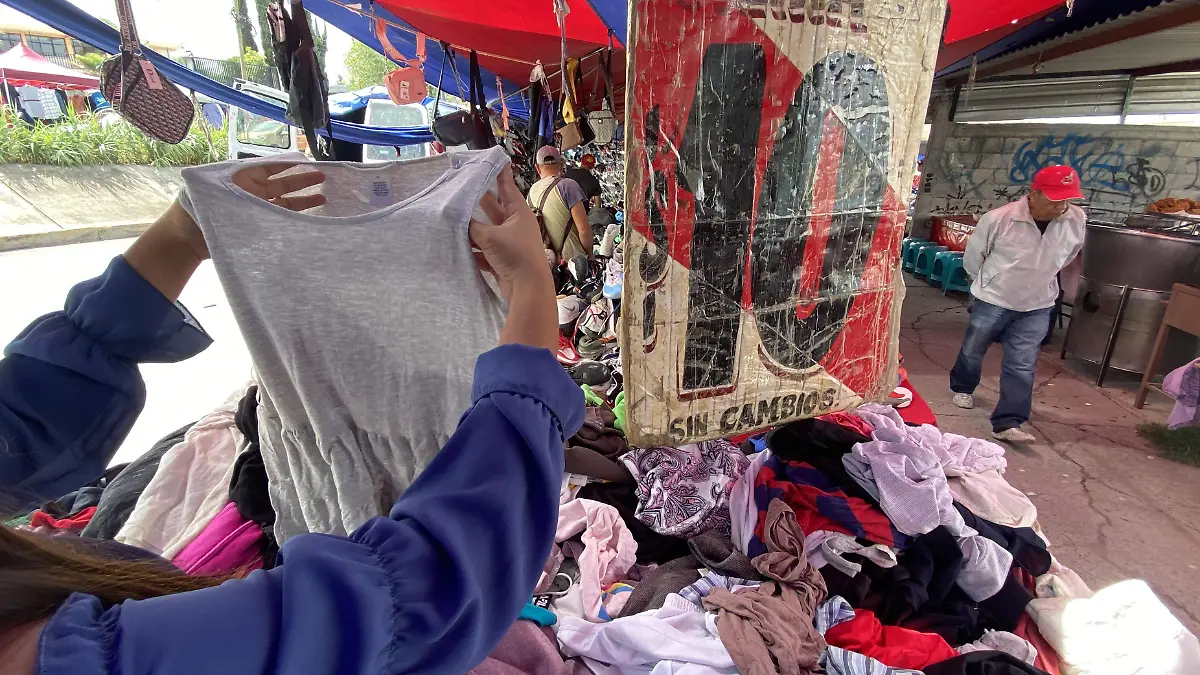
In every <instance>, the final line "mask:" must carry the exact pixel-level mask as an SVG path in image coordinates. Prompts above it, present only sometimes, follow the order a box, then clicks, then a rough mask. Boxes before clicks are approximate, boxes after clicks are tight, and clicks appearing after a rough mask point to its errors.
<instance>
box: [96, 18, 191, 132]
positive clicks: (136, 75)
mask: <svg viewBox="0 0 1200 675" xmlns="http://www.w3.org/2000/svg"><path fill="white" fill-rule="evenodd" d="M116 2H117V18H118V19H119V20H120V23H121V52H120V53H119V54H117V55H115V56H111V57H109V58H108V59H106V60H105V61H104V63H103V64H102V65H101V67H100V88H101V91H102V92H103V93H104V98H106V99H108V100H109V102H110V103H112V106H113V110H116V111H117V112H118V113H120V115H121V117H124V118H125V119H126V120H128V121H129V123H130V124H132V125H133V126H135V127H137V128H138V129H141V130H142V131H143V132H144V133H145V134H146V135H148V136H150V137H152V138H157V139H158V140H160V141H163V142H165V143H178V142H180V141H182V140H183V139H184V138H187V134H188V129H190V128H191V127H192V118H193V117H195V115H196V109H195V107H194V106H193V105H192V101H191V100H190V99H189V98H188V97H187V96H186V95H185V94H184V93H183V92H182V91H180V90H179V88H178V87H176V86H175V85H173V84H171V82H170V81H169V80H167V78H165V77H163V76H162V75H161V74H160V73H159V72H158V69H157V68H155V67H154V64H152V63H150V60H149V59H147V58H146V57H145V56H144V55H143V54H142V45H141V43H140V42H138V36H137V28H136V27H135V26H134V24H133V8H132V7H131V6H130V4H129V0H116Z"/></svg>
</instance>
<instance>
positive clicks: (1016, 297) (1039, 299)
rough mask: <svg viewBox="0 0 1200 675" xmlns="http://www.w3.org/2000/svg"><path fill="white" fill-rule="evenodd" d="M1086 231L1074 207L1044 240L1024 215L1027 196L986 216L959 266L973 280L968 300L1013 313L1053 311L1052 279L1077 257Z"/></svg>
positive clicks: (1055, 288)
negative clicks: (1037, 310)
mask: <svg viewBox="0 0 1200 675" xmlns="http://www.w3.org/2000/svg"><path fill="white" fill-rule="evenodd" d="M1086 230H1087V223H1086V217H1085V216H1084V213H1083V209H1081V208H1079V207H1078V206H1075V205H1074V204H1072V205H1070V206H1068V207H1067V212H1066V213H1064V214H1063V215H1062V216H1059V218H1058V219H1056V220H1054V221H1053V222H1051V223H1050V225H1049V226H1048V227H1047V228H1046V234H1044V235H1043V234H1042V233H1041V232H1039V231H1038V228H1037V225H1036V224H1035V223H1034V221H1033V216H1032V215H1031V214H1030V213H1029V198H1028V197H1023V198H1021V199H1020V200H1018V201H1015V202H1013V203H1011V204H1006V205H1005V206H1001V207H1000V208H998V209H994V210H992V211H988V212H987V213H986V214H984V216H983V218H980V219H979V224H978V225H976V226H975V232H974V233H973V234H971V238H970V239H969V240H967V251H966V253H965V254H964V256H963V267H964V268H965V269H966V271H967V274H968V275H970V276H971V278H972V279H973V280H974V281H973V282H972V283H971V295H973V296H975V297H976V298H978V299H980V300H983V301H984V302H987V303H991V304H993V305H997V306H999V307H1003V308H1005V309H1011V310H1013V311H1016V312H1030V311H1033V310H1035V309H1046V308H1047V307H1053V306H1054V301H1055V300H1057V299H1058V279H1057V278H1056V275H1057V274H1058V272H1059V270H1061V269H1062V268H1064V267H1066V266H1067V264H1068V263H1070V262H1071V261H1072V260H1074V259H1075V256H1077V255H1079V251H1080V250H1081V249H1082V248H1083V236H1084V233H1085V232H1086Z"/></svg>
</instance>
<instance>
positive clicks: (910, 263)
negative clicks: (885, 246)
mask: <svg viewBox="0 0 1200 675" xmlns="http://www.w3.org/2000/svg"><path fill="white" fill-rule="evenodd" d="M931 243H932V242H930V241H929V240H928V239H922V238H920V237H907V238H905V239H904V241H903V242H901V243H900V261H901V266H902V267H903V269H904V271H905V272H912V271H913V270H914V269H916V268H917V249H919V248H920V247H922V246H926V245H928V244H931Z"/></svg>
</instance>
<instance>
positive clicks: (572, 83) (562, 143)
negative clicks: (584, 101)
mask: <svg viewBox="0 0 1200 675" xmlns="http://www.w3.org/2000/svg"><path fill="white" fill-rule="evenodd" d="M579 80H580V78H579V59H568V60H567V70H566V76H565V77H564V78H563V84H564V86H565V89H564V91H563V104H562V111H563V112H562V118H563V122H565V124H564V125H563V126H562V127H561V128H560V129H558V131H557V135H558V137H559V143H558V147H559V148H560V149H562V150H570V149H571V148H576V147H579V146H580V145H585V144H587V143H591V142H592V141H593V140H595V139H596V134H595V132H594V131H592V127H591V125H590V124H588V119H587V113H586V112H584V111H583V108H582V107H581V106H579V105H578V102H577V98H578V97H577V96H576V89H577V83H578V82H579Z"/></svg>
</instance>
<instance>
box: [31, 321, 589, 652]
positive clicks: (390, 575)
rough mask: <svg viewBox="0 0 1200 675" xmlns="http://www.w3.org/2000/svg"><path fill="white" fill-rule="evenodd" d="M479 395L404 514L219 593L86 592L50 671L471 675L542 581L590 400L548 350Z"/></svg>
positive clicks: (71, 613)
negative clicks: (141, 596)
mask: <svg viewBox="0 0 1200 675" xmlns="http://www.w3.org/2000/svg"><path fill="white" fill-rule="evenodd" d="M474 397H475V402H474V405H473V406H472V408H471V409H470V410H469V411H467V413H466V414H465V415H464V416H463V418H462V421H461V422H460V424H459V427H458V430H457V431H456V432H455V433H454V435H453V436H451V437H450V440H449V441H448V442H447V443H446V445H445V447H444V448H443V449H442V451H441V452H440V453H439V454H438V456H437V457H436V458H435V459H434V461H433V462H432V463H430V465H429V466H428V467H427V468H426V469H425V471H423V472H422V473H421V475H420V476H418V477H417V479H416V480H415V481H414V482H413V484H412V486H411V487H409V489H408V490H407V491H406V492H405V493H404V495H403V496H402V497H401V498H400V499H399V500H398V501H397V502H396V505H395V506H394V507H393V508H392V511H391V514H390V517H388V518H382V517H381V518H374V519H372V520H371V521H369V522H368V523H367V524H366V525H364V526H363V527H361V528H359V530H358V531H356V532H355V533H354V534H353V535H351V536H350V537H349V538H342V537H333V536H327V535H316V534H306V535H300V536H297V537H293V538H292V539H290V540H289V541H288V542H287V543H286V544H284V546H283V550H282V553H281V556H282V564H281V565H280V566H278V567H276V568H275V569H273V570H270V571H258V572H254V573H252V574H250V576H248V577H247V578H246V579H242V580H237V581H228V582H225V583H224V584H221V585H220V586H217V587H215V588H211V589H206V590H202V591H193V592H190V593H182V594H179V595H170V596H164V597H160V598H154V599H151V600H143V601H136V602H135V601H130V602H125V603H123V604H122V605H120V606H118V607H114V608H112V609H109V610H107V611H104V610H103V609H102V608H101V607H100V604H99V601H97V600H96V599H95V598H93V597H91V596H86V595H74V596H72V597H71V599H70V600H68V601H67V603H66V604H65V605H64V606H63V607H62V608H60V609H59V611H58V613H57V614H55V616H54V617H53V618H52V619H51V620H50V623H49V624H48V625H47V626H46V628H45V630H44V632H43V634H42V640H41V649H40V661H41V663H40V669H39V673H41V674H42V675H57V674H58V673H72V674H78V673H107V672H114V673H115V672H138V673H151V672H153V673H178V674H187V673H223V674H225V675H235V674H238V673H247V674H248V673H255V674H259V673H279V674H285V673H306V674H309V675H324V674H329V675H333V674H334V673H344V674H348V675H354V674H358V673H362V674H366V673H447V674H453V675H460V674H461V673H463V672H466V671H467V670H469V669H470V668H471V667H473V666H474V665H476V664H478V663H479V662H480V661H482V660H483V659H484V658H485V657H486V656H487V655H488V654H489V653H490V652H491V650H492V649H493V648H494V647H495V645H496V644H497V643H498V642H499V641H500V639H501V638H502V637H503V636H504V634H505V632H506V631H507V630H508V629H509V627H510V626H511V625H512V622H513V621H514V620H516V617H517V615H518V614H519V613H520V611H521V608H522V607H523V606H524V605H525V603H526V602H528V600H529V595H530V593H531V591H532V590H533V587H534V585H536V583H537V579H538V575H539V574H540V573H541V570H542V566H543V564H544V563H545V560H546V556H547V555H548V554H549V552H550V545H551V543H552V542H553V540H554V531H555V527H556V524H557V517H558V491H559V486H560V484H561V481H562V471H563V450H562V447H563V437H564V435H573V434H574V432H575V431H576V430H578V428H579V426H580V425H581V424H582V422H583V394H582V392H581V391H580V389H579V387H578V386H577V385H575V384H574V382H573V381H572V380H571V378H570V377H569V376H568V375H567V374H566V372H565V371H564V370H563V368H562V366H560V365H559V364H558V362H557V361H556V360H555V358H554V357H553V356H552V355H551V353H550V352H549V351H548V350H545V349H533V348H530V347H524V346H520V345H506V346H502V347H498V348H496V349H495V350H493V351H491V352H488V353H487V354H484V355H483V356H481V357H480V359H479V363H478V364H477V366H476V369H475V386H474ZM109 664H111V665H112V667H111V670H110V668H109Z"/></svg>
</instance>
